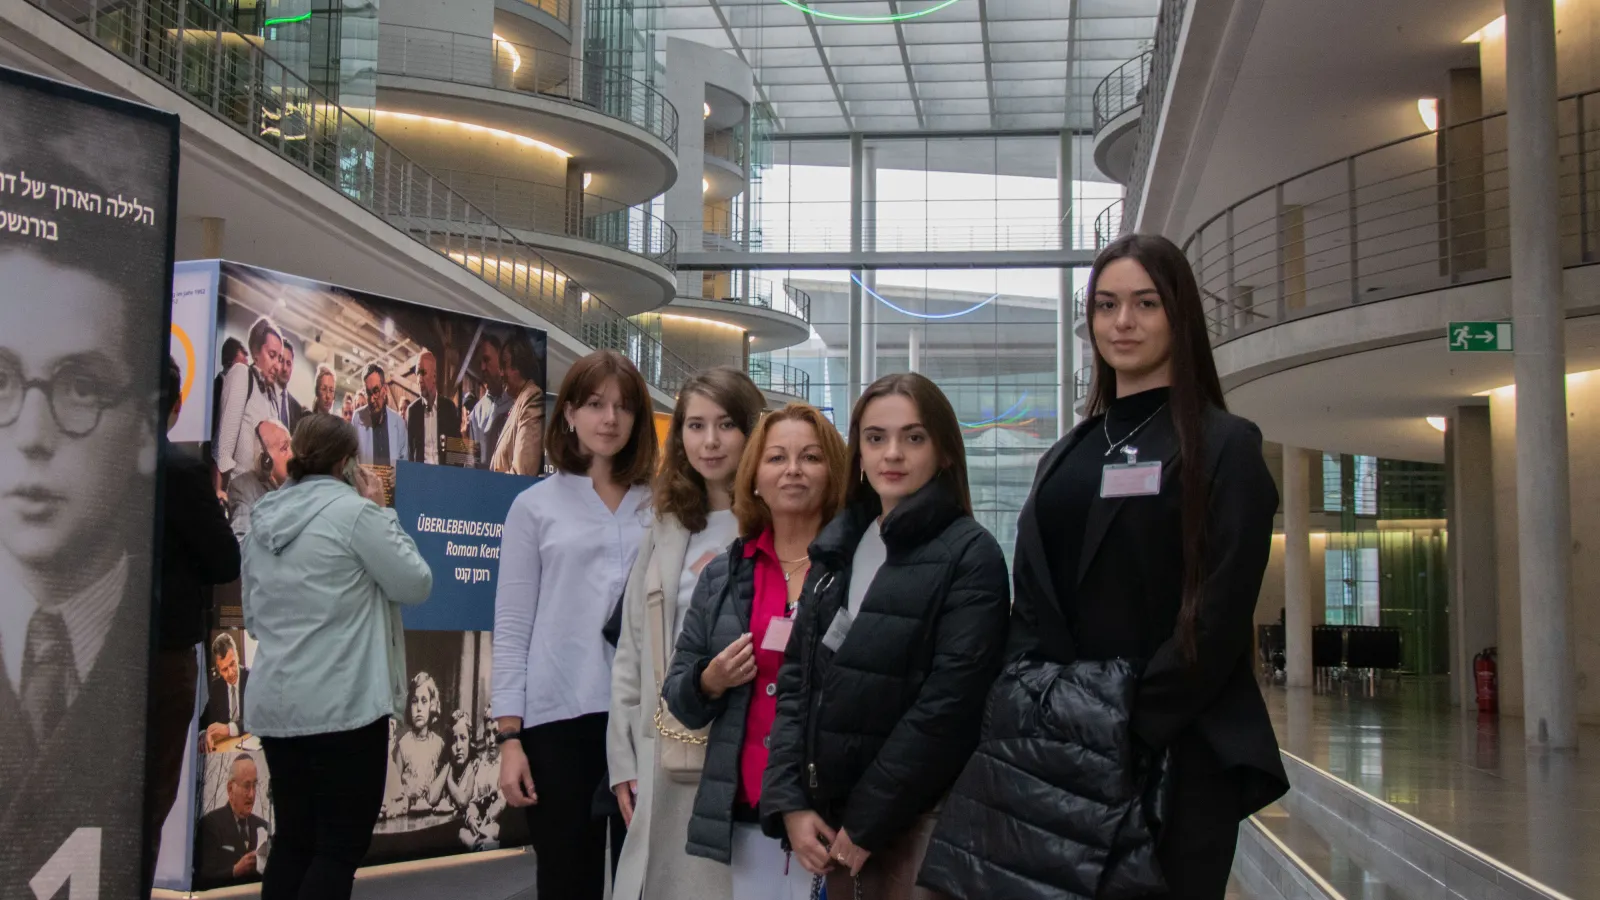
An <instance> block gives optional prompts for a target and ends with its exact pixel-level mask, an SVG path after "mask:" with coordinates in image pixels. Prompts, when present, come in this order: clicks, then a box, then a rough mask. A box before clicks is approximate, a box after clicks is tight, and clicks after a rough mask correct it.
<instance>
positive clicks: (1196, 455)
mask: <svg viewBox="0 0 1600 900" xmlns="http://www.w3.org/2000/svg"><path fill="white" fill-rule="evenodd" d="M1120 259H1131V260H1133V261H1134V262H1136V263H1138V264H1139V265H1140V266H1141V267H1142V268H1143V269H1144V270H1145V273H1146V274H1148V275H1149V276H1150V280H1151V281H1152V282H1154V283H1155V286H1156V291H1157V292H1159V293H1160V294H1161V305H1162V307H1163V308H1164V309H1165V310H1166V313H1167V324H1168V325H1169V327H1171V329H1172V391H1171V399H1170V400H1169V401H1168V403H1169V406H1170V408H1171V410H1172V424H1173V426H1174V427H1175V428H1176V429H1177V431H1178V459H1179V461H1180V465H1181V467H1182V468H1181V469H1180V470H1179V475H1180V476H1181V478H1180V480H1181V484H1182V497H1181V507H1182V510H1183V605H1182V606H1181V607H1179V610H1178V629H1177V635H1178V644H1179V646H1180V647H1181V648H1182V649H1183V652H1184V656H1185V657H1186V658H1188V659H1189V660H1190V661H1191V662H1192V661H1193V660H1194V645H1195V628H1196V626H1195V618H1196V616H1197V615H1198V613H1199V610H1200V602H1201V600H1202V598H1201V596H1200V595H1201V592H1202V589H1203V588H1204V586H1205V577H1206V560H1205V557H1206V550H1207V548H1206V539H1205V538H1206V535H1205V532H1206V507H1207V506H1208V504H1209V503H1210V500H1211V498H1210V490H1209V489H1208V488H1209V486H1208V485H1207V484H1206V473H1205V423H1204V416H1205V411H1206V407H1208V406H1210V407H1215V408H1217V409H1221V410H1226V409H1227V408H1228V407H1227V403H1226V402H1225V401H1224V400H1223V399H1222V380H1221V379H1220V378H1218V377H1217V363H1216V360H1214V359H1213V358H1212V356H1211V339H1210V332H1209V330H1208V329H1207V328H1206V313H1205V306H1204V305H1203V304H1202V302H1201V300H1200V287H1199V285H1198V284H1197V283H1196V282H1195V278H1194V270H1193V269H1191V268H1190V267H1189V260H1188V259H1186V258H1185V257H1184V255H1183V251H1182V250H1179V249H1178V247H1177V245H1175V244H1173V243H1172V242H1171V241H1169V240H1167V239H1166V238H1164V237H1161V236H1160V235H1154V234H1129V235H1124V236H1123V237H1120V238H1118V239H1116V240H1115V241H1112V242H1111V243H1110V244H1109V245H1108V246H1107V247H1106V248H1105V249H1104V250H1101V251H1100V255H1099V256H1098V257H1096V258H1095V261H1094V268H1093V269H1092V270H1091V271H1090V273H1089V331H1090V334H1091V335H1092V334H1093V333H1094V316H1095V314H1096V313H1095V305H1096V304H1095V301H1094V298H1095V289H1096V286H1097V285H1098V283H1099V281H1100V274H1101V273H1102V272H1104V271H1105V270H1106V266H1109V265H1111V264H1112V263H1114V262H1116V261H1117V260H1120ZM1090 343H1091V344H1093V345H1094V381H1093V383H1092V384H1091V385H1090V387H1089V401H1088V404H1087V405H1086V407H1085V408H1084V414H1085V415H1087V416H1091V417H1092V416H1098V415H1103V414H1105V412H1106V411H1107V410H1108V409H1109V408H1110V407H1111V401H1112V400H1114V399H1116V396H1117V373H1116V370H1115V369H1113V368H1111V364H1110V363H1109V362H1107V361H1106V358H1105V356H1104V355H1102V354H1101V352H1100V345H1099V344H1098V343H1095V342H1094V341H1091V342H1090Z"/></svg>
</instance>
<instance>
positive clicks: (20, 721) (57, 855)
mask: <svg viewBox="0 0 1600 900" xmlns="http://www.w3.org/2000/svg"><path fill="white" fill-rule="evenodd" d="M0 110H4V111H5V114H4V115H3V116H0V660H3V662H4V670H5V671H4V677H0V848H3V849H0V897H8V898H9V897H18V898H56V897H71V898H72V900H132V898H134V897H136V896H138V894H139V885H140V880H141V878H140V864H141V856H142V850H143V841H142V839H141V834H142V827H143V821H144V819H143V806H144V789H143V787H144V775H145V773H144V753H143V750H144V746H145V703H146V685H147V680H148V667H149V654H150V644H151V642H150V622H151V597H152V593H153V591H152V588H153V584H154V575H153V573H154V572H155V570H156V568H157V565H158V564H157V553H158V548H157V547H155V546H154V543H155V539H154V535H155V534H156V533H158V529H157V528H156V527H155V523H156V517H157V496H158V480H159V475H158V472H157V460H158V447H159V435H160V428H161V425H160V424H159V423H158V422H157V421H156V419H157V409H156V406H157V403H156V400H157V396H158V394H159V386H160V372H161V369H162V366H163V365H164V360H165V358H166V355H167V340H166V335H167V316H168V306H169V300H170V297H171V278H172V253H173V237H174V211H175V209H176V204H177V168H178V117H177V116H175V115H171V114H168V113H164V112H161V111H159V110H155V109H150V108H147V107H142V106H138V105H135V104H131V103H127V102H124V101H121V100H117V99H114V98H111V97H108V96H105V95H101V94H96V93H93V92H90V91H85V90H82V89H79V88H75V87H70V86H67V85H63V84H60V83H57V82H52V81H48V80H45V79H41V78H37V77H34V76H31V75H26V74H22V73H19V72H15V71H13V70H10V69H4V68H0Z"/></svg>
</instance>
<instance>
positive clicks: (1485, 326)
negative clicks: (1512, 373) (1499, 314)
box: [1445, 322, 1512, 353]
mask: <svg viewBox="0 0 1600 900" xmlns="http://www.w3.org/2000/svg"><path fill="white" fill-rule="evenodd" d="M1445 337H1446V338H1447V339H1448V340H1449V341H1450V352H1451V353H1509V352H1510V351H1511V350H1512V346H1511V323H1510V322H1451V323H1450V330H1449V331H1447V332H1445Z"/></svg>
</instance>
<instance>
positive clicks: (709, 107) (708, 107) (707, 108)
mask: <svg viewBox="0 0 1600 900" xmlns="http://www.w3.org/2000/svg"><path fill="white" fill-rule="evenodd" d="M700 118H702V119H709V118H711V104H709V103H707V104H706V114H705V115H703V116H701V117H700Z"/></svg>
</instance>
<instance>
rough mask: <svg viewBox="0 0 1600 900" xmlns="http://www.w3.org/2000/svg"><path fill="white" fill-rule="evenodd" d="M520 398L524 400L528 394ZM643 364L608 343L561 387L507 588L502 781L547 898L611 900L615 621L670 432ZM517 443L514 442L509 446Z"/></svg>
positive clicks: (499, 595) (505, 576)
mask: <svg viewBox="0 0 1600 900" xmlns="http://www.w3.org/2000/svg"><path fill="white" fill-rule="evenodd" d="M519 402H520V401H519ZM650 409H651V407H650V393H649V388H648V387H647V386H646V385H645V381H644V377H643V376H641V375H640V374H639V370H638V369H636V368H634V365H633V363H632V362H631V361H629V359H628V358H627V357H625V356H623V355H622V354H620V353H617V352H616V351H614V350H597V351H595V352H594V353H591V354H589V355H588V356H585V357H583V358H582V359H580V360H578V361H577V362H575V363H573V364H572V368H570V369H568V370H567V374H566V377H565V378H563V379H562V381H561V391H560V393H559V394H558V395H557V397H556V407H555V410H554V413H555V414H554V415H553V416H551V421H550V426H549V430H548V433H547V434H546V436H545V441H544V448H545V450H546V452H547V453H548V454H549V457H550V464H551V465H552V466H553V467H555V470H556V473H555V474H554V475H552V476H550V477H549V478H546V479H545V480H543V481H541V482H539V483H538V484H536V485H534V486H533V487H530V488H528V489H527V490H525V491H523V492H522V493H521V494H519V495H517V499H516V500H515V501H513V502H512V504H511V509H510V511H509V512H507V513H506V524H505V531H504V533H503V535H502V536H501V556H500V583H499V585H498V586H497V588H496V590H495V595H494V682H493V707H494V715H495V718H496V720H497V726H498V733H497V734H496V737H495V740H496V741H497V742H498V743H499V744H500V747H501V755H500V789H501V791H503V792H504V793H505V797H506V802H507V803H509V804H510V805H512V806H516V807H521V808H524V809H526V810H527V814H528V830H529V832H530V834H531V837H532V843H533V848H534V850H535V852H537V853H538V854H539V872H538V888H539V896H541V897H559V898H561V900H600V898H601V896H602V895H603V894H604V893H605V875H606V834H607V831H608V829H609V830H610V832H611V833H612V834H613V835H616V836H617V837H615V838H613V840H614V841H617V842H618V843H620V836H621V834H622V829H623V825H622V822H621V821H620V819H618V820H617V821H608V820H607V819H595V818H594V817H592V816H591V815H590V811H591V806H592V803H593V800H594V796H595V793H596V791H597V790H599V788H600V785H601V782H602V781H603V780H604V778H605V767H606V716H607V713H609V712H610V710H611V660H612V655H613V654H612V650H611V647H610V646H609V645H608V644H607V643H606V641H605V639H604V638H602V637H601V634H600V632H601V629H602V627H603V626H604V625H605V623H606V621H607V619H609V618H610V616H611V610H612V609H613V608H614V607H615V606H616V603H617V598H618V597H620V596H622V589H623V585H624V584H625V583H626V581H627V578H628V572H629V571H630V570H631V569H632V568H633V561H634V557H635V556H636V555H637V554H638V552H639V541H640V538H641V537H643V535H644V530H645V527H646V526H647V525H648V524H649V521H650V509H649V504H650V488H649V486H648V485H649V482H650V477H651V476H652V475H653V474H655V468H656V466H655V462H656V430H655V425H654V423H653V422H652V421H651V417H650ZM503 441H504V437H502V442H503Z"/></svg>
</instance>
